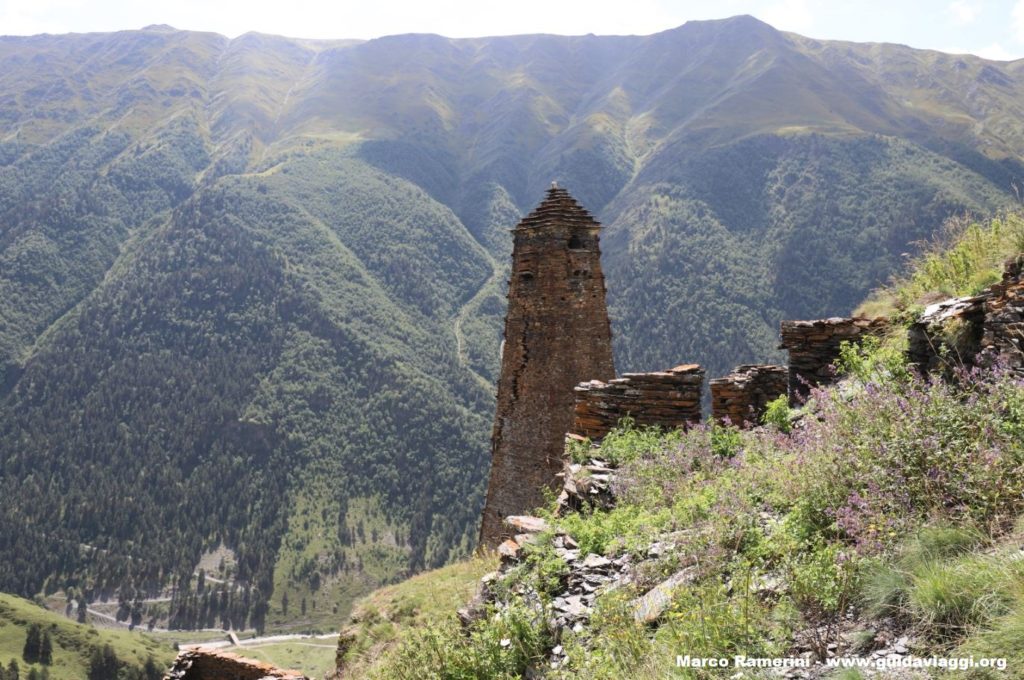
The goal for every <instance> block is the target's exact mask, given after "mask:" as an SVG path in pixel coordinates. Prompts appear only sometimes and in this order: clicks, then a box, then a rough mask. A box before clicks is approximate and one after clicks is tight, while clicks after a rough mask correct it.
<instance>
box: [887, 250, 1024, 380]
mask: <svg viewBox="0 0 1024 680" xmlns="http://www.w3.org/2000/svg"><path fill="white" fill-rule="evenodd" d="M1022 268H1024V255H1019V256H1017V257H1015V258H1013V259H1011V260H1009V261H1007V262H1006V265H1005V267H1004V269H1003V278H1002V281H1000V282H999V283H997V284H995V285H993V286H990V287H989V288H987V289H986V290H985V291H983V292H982V293H981V294H979V295H975V296H971V297H962V298H951V299H949V300H943V301H941V302H937V303H935V304H933V305H930V306H929V307H928V308H927V309H925V311H924V313H923V314H922V315H921V317H920V318H919V319H918V320H917V321H916V322H915V323H914V324H913V325H912V326H911V327H910V330H909V331H908V349H907V356H908V359H909V360H910V363H911V364H913V365H915V366H916V367H917V368H918V370H920V371H921V372H922V373H939V374H944V375H947V376H949V375H951V374H952V373H953V371H954V370H955V369H957V368H973V367H975V366H991V365H994V364H996V363H1001V364H1003V365H1004V366H1006V367H1007V368H1009V369H1011V370H1014V371H1016V372H1018V373H1024V280H1022Z"/></svg>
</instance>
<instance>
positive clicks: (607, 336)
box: [480, 184, 615, 547]
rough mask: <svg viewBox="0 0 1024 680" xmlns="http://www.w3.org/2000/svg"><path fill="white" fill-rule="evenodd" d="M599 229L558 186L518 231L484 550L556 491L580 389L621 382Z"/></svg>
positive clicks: (483, 525)
mask: <svg viewBox="0 0 1024 680" xmlns="http://www.w3.org/2000/svg"><path fill="white" fill-rule="evenodd" d="M599 230H600V224H599V223H598V222H597V221H596V220H595V219H594V218H593V217H591V215H590V213H588V212H587V211H586V210H585V209H583V208H582V207H581V206H580V205H579V204H578V203H577V202H576V201H575V199H573V198H572V196H570V195H569V193H568V192H567V191H566V190H565V189H561V188H559V187H557V186H556V185H554V184H552V187H551V189H549V190H548V192H547V196H546V197H545V199H544V200H543V202H541V204H540V205H539V206H537V208H536V209H535V210H534V211H533V212H532V213H530V214H529V215H528V216H527V217H526V218H525V219H523V220H522V221H521V222H520V223H519V225H518V226H517V227H516V228H515V229H514V230H513V231H512V234H513V247H512V274H511V279H510V281H509V289H508V312H507V315H506V317H505V345H504V350H503V352H502V357H501V375H500V377H499V379H498V406H497V413H496V415H495V419H494V431H493V434H492V437H491V444H492V454H491V476H490V482H489V484H488V487H487V500H486V503H485V505H484V513H483V520H482V523H481V528H480V545H481V546H487V547H494V546H496V545H497V544H498V543H500V542H501V540H502V538H504V537H505V536H506V535H507V534H509V533H510V532H509V531H508V530H506V529H505V527H504V526H503V519H504V518H505V517H506V516H508V515H517V514H523V513H525V512H529V511H531V510H533V509H534V508H537V507H538V506H541V505H543V504H544V500H545V499H544V492H545V490H547V489H552V490H553V489H554V488H555V487H556V483H557V481H558V479H557V477H556V475H557V474H558V473H559V472H561V470H562V454H563V451H564V448H565V433H566V432H567V431H569V430H570V429H571V426H572V419H573V401H574V393H573V388H574V387H575V386H576V385H577V384H579V383H580V382H583V381H584V380H593V379H597V380H611V379H612V378H614V377H615V368H614V366H613V364H612V342H611V325H610V323H609V321H608V311H607V309H606V307H605V287H604V275H603V274H602V273H601V250H600V248H599V246H598V232H599Z"/></svg>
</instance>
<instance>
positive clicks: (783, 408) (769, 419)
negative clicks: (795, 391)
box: [761, 394, 793, 433]
mask: <svg viewBox="0 0 1024 680" xmlns="http://www.w3.org/2000/svg"><path fill="white" fill-rule="evenodd" d="M789 417H790V411H789V397H788V396H787V395H785V394H781V395H779V396H778V397H777V398H775V399H773V400H771V401H770V402H768V406H767V407H766V408H765V411H764V416H762V418H761V422H763V423H764V424H765V425H771V426H773V427H774V428H775V429H777V430H778V431H779V432H786V433H788V432H789V431H790V430H792V429H793V424H792V423H791V422H790V420H789Z"/></svg>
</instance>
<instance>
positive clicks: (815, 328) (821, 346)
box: [779, 317, 888, 404]
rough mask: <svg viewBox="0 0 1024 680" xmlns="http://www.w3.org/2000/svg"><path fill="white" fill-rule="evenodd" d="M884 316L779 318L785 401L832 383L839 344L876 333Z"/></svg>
mask: <svg viewBox="0 0 1024 680" xmlns="http://www.w3.org/2000/svg"><path fill="white" fill-rule="evenodd" d="M887 325H888V322H887V321H886V320H885V319H882V318H879V319H864V318H856V317H855V318H852V319H847V318H840V317H833V318H831V319H819V320H816V321H783V322H782V324H781V334H782V344H780V345H779V349H785V350H788V351H789V401H790V403H791V404H798V403H800V402H801V401H803V400H804V399H805V398H806V397H807V395H808V393H810V391H811V388H812V387H817V386H819V385H830V384H832V383H833V382H835V377H836V374H835V368H834V364H835V362H836V359H838V358H839V346H840V345H841V344H842V343H843V342H844V341H848V342H855V341H857V340H860V339H861V338H863V337H864V336H865V335H869V334H880V333H881V332H882V331H884V330H885V328H886V327H887Z"/></svg>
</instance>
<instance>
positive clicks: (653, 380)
mask: <svg viewBox="0 0 1024 680" xmlns="http://www.w3.org/2000/svg"><path fill="white" fill-rule="evenodd" d="M703 385H704V369H703V368H701V367H700V366H698V365H697V364H685V365H682V366H676V367H675V368H670V369H668V370H666V371H656V372H654V373H625V374H623V375H622V377H621V378H616V379H615V380H609V381H608V382H602V381H600V380H591V381H589V382H583V383H580V384H579V385H577V386H576V389H575V398H576V403H575V407H574V412H573V420H572V429H571V430H570V432H571V433H572V434H574V435H578V436H581V437H589V438H590V439H600V438H602V437H604V436H605V435H606V434H608V433H609V432H610V431H611V430H612V429H613V428H615V427H616V426H618V424H619V421H620V420H622V419H623V418H626V417H629V418H632V419H633V422H634V424H636V425H654V426H658V427H664V428H666V429H674V428H677V427H689V426H691V425H695V424H697V423H699V422H700V421H701V409H700V395H701V389H702V388H703Z"/></svg>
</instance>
